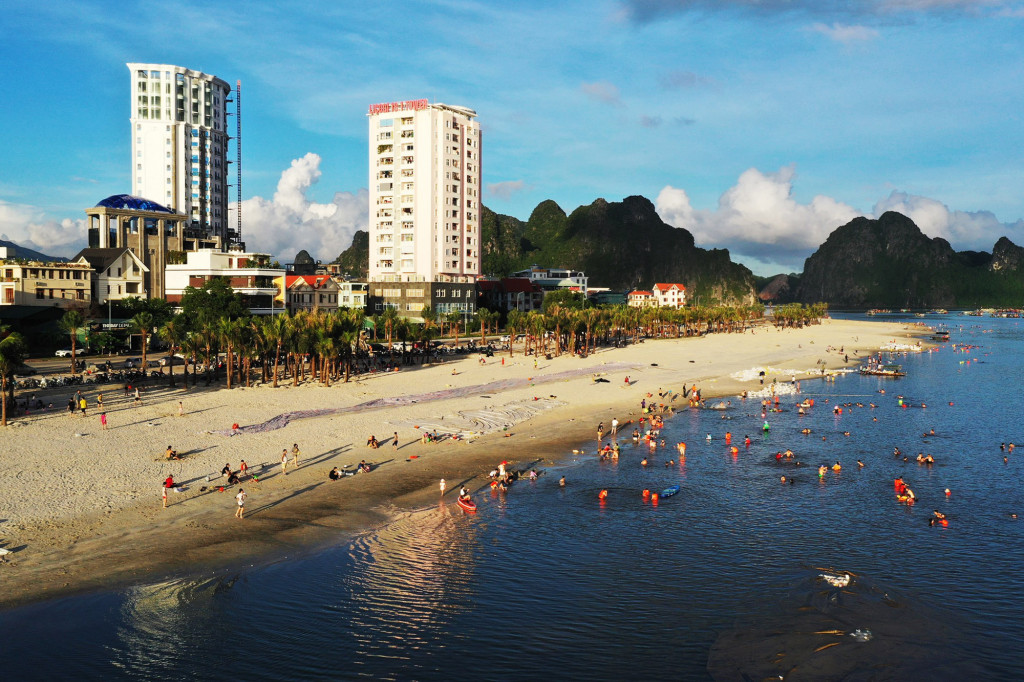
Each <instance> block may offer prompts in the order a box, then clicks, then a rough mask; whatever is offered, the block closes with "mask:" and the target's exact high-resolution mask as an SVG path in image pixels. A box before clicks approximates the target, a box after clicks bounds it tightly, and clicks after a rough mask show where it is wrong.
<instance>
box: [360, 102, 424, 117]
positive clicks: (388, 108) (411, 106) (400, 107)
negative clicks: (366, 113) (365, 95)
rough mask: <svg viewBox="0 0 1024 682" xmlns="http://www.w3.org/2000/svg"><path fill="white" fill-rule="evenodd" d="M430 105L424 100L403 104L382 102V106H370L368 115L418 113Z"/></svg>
mask: <svg viewBox="0 0 1024 682" xmlns="http://www.w3.org/2000/svg"><path fill="white" fill-rule="evenodd" d="M429 106H430V103H429V102H428V101H427V100H425V99H410V100H406V101H404V102H384V103H382V104H371V105H370V114H371V115H372V114H387V113H389V112H392V111H419V110H420V109H426V108H427V107H429Z"/></svg>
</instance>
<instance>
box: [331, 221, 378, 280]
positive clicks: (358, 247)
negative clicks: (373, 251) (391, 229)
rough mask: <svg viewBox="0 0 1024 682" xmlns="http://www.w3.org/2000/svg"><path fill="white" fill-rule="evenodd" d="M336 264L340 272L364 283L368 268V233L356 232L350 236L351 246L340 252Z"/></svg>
mask: <svg viewBox="0 0 1024 682" xmlns="http://www.w3.org/2000/svg"><path fill="white" fill-rule="evenodd" d="M337 262H338V263H340V264H341V270H342V272H344V273H346V274H348V275H351V276H352V277H354V278H355V279H357V280H361V281H364V282H365V281H366V278H367V277H368V276H369V268H370V233H369V232H367V231H366V230H356V233H355V234H354V235H352V245H351V246H349V247H348V248H347V249H345V250H344V251H342V252H341V254H340V255H339V256H338V259H337Z"/></svg>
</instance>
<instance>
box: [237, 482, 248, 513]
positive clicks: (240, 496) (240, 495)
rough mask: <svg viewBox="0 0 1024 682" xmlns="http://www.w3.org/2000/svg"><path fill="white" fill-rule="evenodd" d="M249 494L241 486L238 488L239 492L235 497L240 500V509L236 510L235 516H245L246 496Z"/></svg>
mask: <svg viewBox="0 0 1024 682" xmlns="http://www.w3.org/2000/svg"><path fill="white" fill-rule="evenodd" d="M246 497H248V495H246V494H245V491H244V490H242V489H241V488H239V489H238V494H237V495H235V499H236V500H238V510H237V511H236V512H235V518H236V519H240V518H243V517H244V516H245V498H246Z"/></svg>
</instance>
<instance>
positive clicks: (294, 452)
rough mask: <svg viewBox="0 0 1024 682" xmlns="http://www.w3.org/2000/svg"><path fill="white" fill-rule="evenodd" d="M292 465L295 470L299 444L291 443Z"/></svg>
mask: <svg viewBox="0 0 1024 682" xmlns="http://www.w3.org/2000/svg"><path fill="white" fill-rule="evenodd" d="M292 464H294V465H295V468H296V469H298V468H299V444H298V443H292Z"/></svg>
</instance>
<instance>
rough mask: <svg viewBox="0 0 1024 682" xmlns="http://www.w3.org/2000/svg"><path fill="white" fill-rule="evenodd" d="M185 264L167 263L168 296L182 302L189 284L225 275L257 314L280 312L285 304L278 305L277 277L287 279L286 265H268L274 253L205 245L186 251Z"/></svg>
mask: <svg viewBox="0 0 1024 682" xmlns="http://www.w3.org/2000/svg"><path fill="white" fill-rule="evenodd" d="M185 258H186V261H187V262H185V263H183V264H177V265H168V266H167V276H166V278H167V284H166V288H165V289H166V292H167V295H166V298H167V301H168V302H169V303H173V304H175V305H177V304H179V303H180V302H181V297H182V294H184V293H185V287H188V286H193V287H197V288H198V287H202V286H203V285H204V284H205V283H206V282H208V281H209V280H211V279H215V278H217V279H223V280H225V281H227V283H228V284H229V285H230V286H231V288H232V289H234V291H235V292H236V293H239V294H242V296H243V297H244V298H245V300H246V303H247V305H248V306H249V311H250V312H252V314H253V315H270V314H275V315H279V314H281V313H283V312H285V311H284V308H283V307H279V306H277V305H275V300H276V299H277V298H278V297H279V295H280V292H279V289H278V283H277V282H276V280H277V279H278V278H280V279H281V280H282V281H283V280H284V274H285V272H284V268H271V267H266V266H265V265H263V264H265V263H267V262H269V261H270V255H269V254H265V253H248V252H242V251H228V252H223V251H215V250H213V249H203V250H200V251H189V252H188V253H186V254H185Z"/></svg>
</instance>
